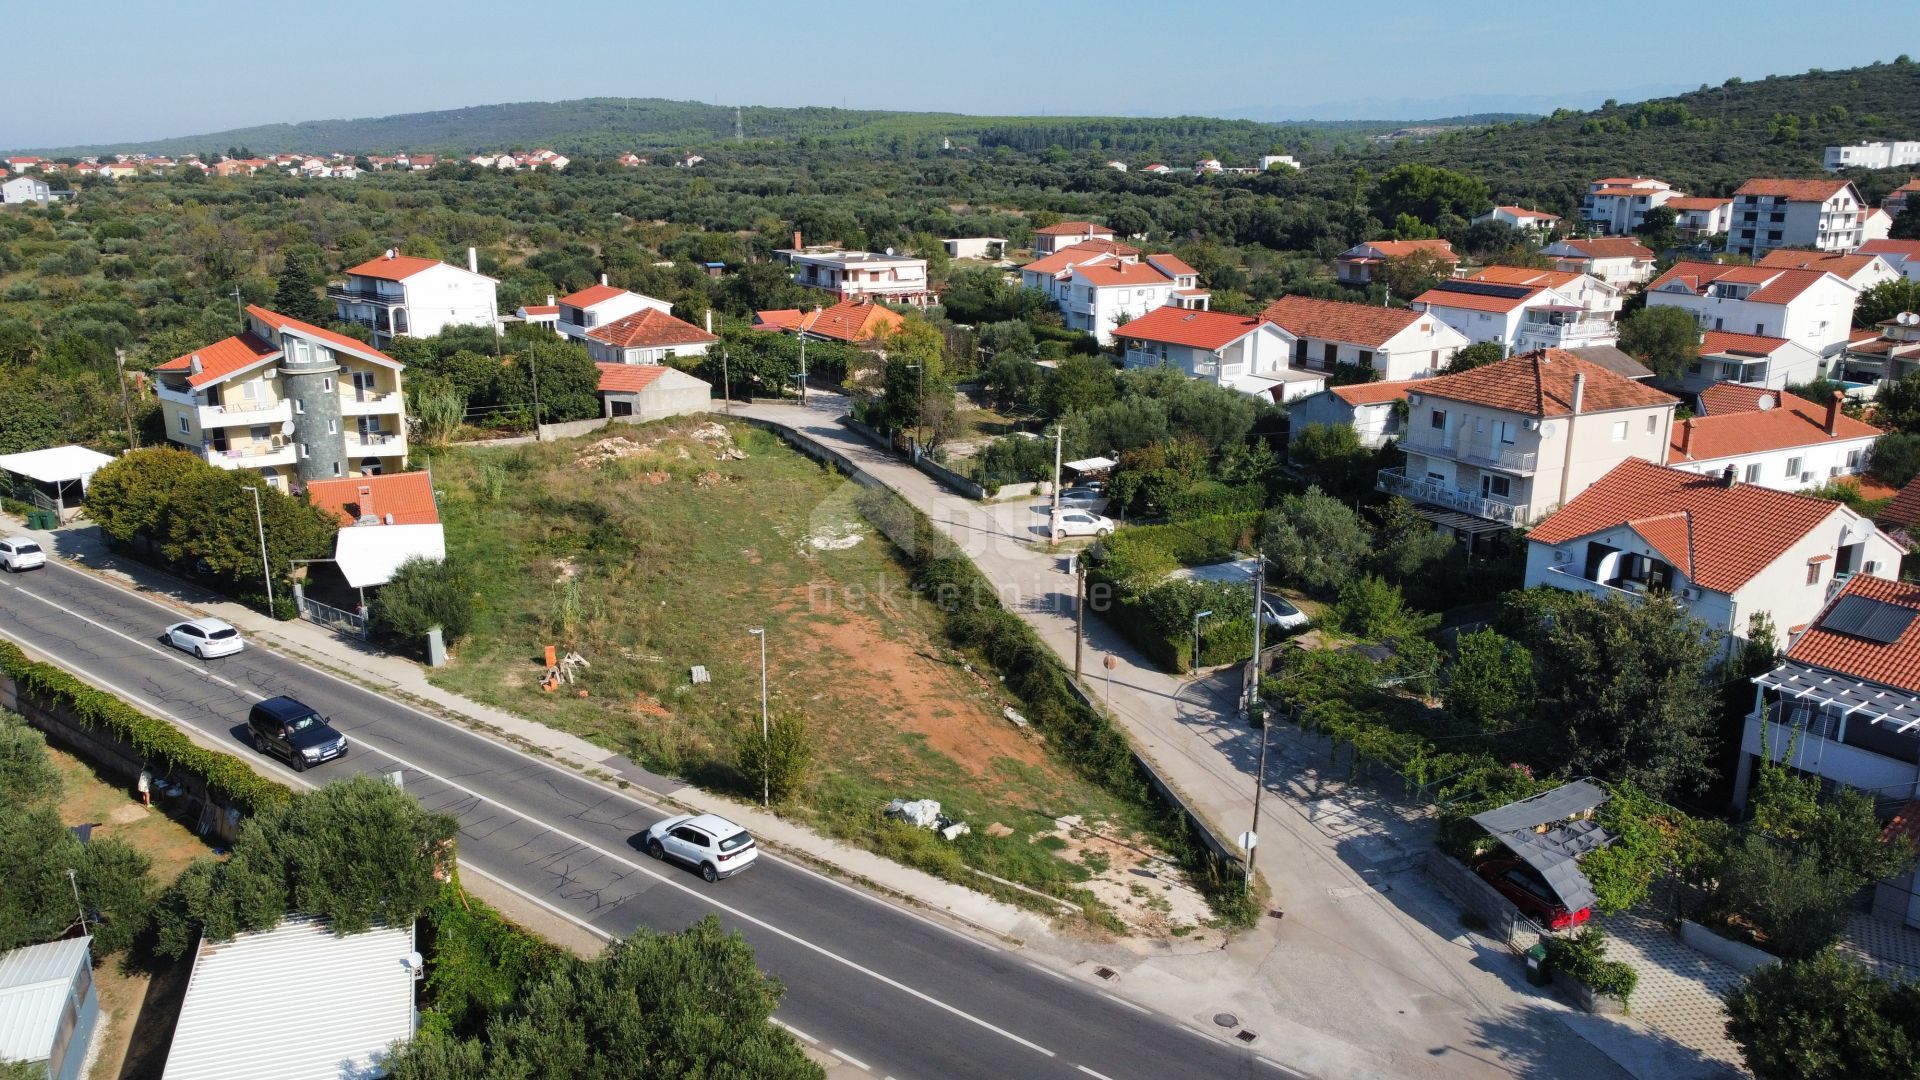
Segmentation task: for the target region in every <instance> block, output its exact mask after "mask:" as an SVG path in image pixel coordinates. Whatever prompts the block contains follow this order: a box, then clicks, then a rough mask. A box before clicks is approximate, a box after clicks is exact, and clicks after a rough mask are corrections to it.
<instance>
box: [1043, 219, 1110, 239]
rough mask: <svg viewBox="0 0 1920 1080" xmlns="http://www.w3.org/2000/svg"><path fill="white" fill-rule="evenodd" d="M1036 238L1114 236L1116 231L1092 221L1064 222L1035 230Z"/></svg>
mask: <svg viewBox="0 0 1920 1080" xmlns="http://www.w3.org/2000/svg"><path fill="white" fill-rule="evenodd" d="M1033 234H1034V235H1035V236H1086V237H1098V236H1113V235H1114V231H1113V230H1112V229H1109V228H1107V227H1106V226H1105V225H1095V224H1094V223H1093V222H1091V221H1063V222H1061V223H1060V224H1058V225H1046V226H1043V227H1041V228H1038V229H1035V230H1033Z"/></svg>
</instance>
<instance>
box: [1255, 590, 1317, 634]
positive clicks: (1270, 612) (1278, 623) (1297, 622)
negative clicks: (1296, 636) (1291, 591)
mask: <svg viewBox="0 0 1920 1080" xmlns="http://www.w3.org/2000/svg"><path fill="white" fill-rule="evenodd" d="M1261 601H1262V602H1261V605H1260V607H1261V614H1262V615H1263V616H1264V617H1265V623H1266V625H1268V626H1271V627H1273V628H1275V629H1277V630H1297V629H1299V628H1300V627H1302V626H1305V625H1307V624H1308V623H1310V622H1312V621H1313V620H1312V619H1310V618H1308V617H1307V613H1306V612H1304V611H1301V610H1300V609H1299V608H1297V607H1294V606H1293V604H1292V603H1290V602H1288V600H1287V598H1286V597H1284V596H1281V595H1280V594H1279V593H1276V592H1269V593H1267V594H1266V595H1265V596H1264V597H1262V598H1261Z"/></svg>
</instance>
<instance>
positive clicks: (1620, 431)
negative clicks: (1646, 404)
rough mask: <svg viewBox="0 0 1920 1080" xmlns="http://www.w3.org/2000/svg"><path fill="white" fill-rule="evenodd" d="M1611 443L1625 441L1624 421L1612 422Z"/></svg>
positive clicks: (1625, 425)
mask: <svg viewBox="0 0 1920 1080" xmlns="http://www.w3.org/2000/svg"><path fill="white" fill-rule="evenodd" d="M1613 441H1614V442H1626V441H1627V422H1626V421H1625V420H1615V421H1614V422H1613Z"/></svg>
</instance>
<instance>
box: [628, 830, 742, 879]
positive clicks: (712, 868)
mask: <svg viewBox="0 0 1920 1080" xmlns="http://www.w3.org/2000/svg"><path fill="white" fill-rule="evenodd" d="M645 846H646V849H647V854H649V855H651V856H653V857H654V858H656V859H672V860H673V861H674V862H677V863H681V864H684V865H686V866H691V867H693V868H694V869H695V870H698V871H700V876H701V877H703V878H706V879H707V880H708V881H719V880H720V879H721V878H726V877H732V876H733V875H735V874H738V873H740V872H741V871H742V870H745V869H746V868H747V867H749V866H752V865H753V861H754V860H755V859H757V858H759V857H760V849H759V846H758V845H756V844H755V843H754V842H753V837H751V836H748V835H747V830H745V829H743V828H741V827H740V826H738V825H735V824H734V823H733V822H731V821H728V820H727V819H726V818H723V817H721V816H720V815H718V814H681V815H679V816H678V817H670V818H668V819H666V820H665V821H662V822H660V823H658V824H656V825H654V826H653V827H652V828H650V829H648V830H647V839H646V844H645Z"/></svg>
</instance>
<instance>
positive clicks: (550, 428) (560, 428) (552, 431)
mask: <svg viewBox="0 0 1920 1080" xmlns="http://www.w3.org/2000/svg"><path fill="white" fill-rule="evenodd" d="M612 422H613V421H611V420H609V419H607V418H606V417H604V416H596V417H594V418H593V419H591V420H568V421H566V422H565V423H560V424H541V425H540V434H539V436H538V438H539V439H540V441H541V442H553V441H555V440H557V439H571V438H573V437H574V436H576V435H585V434H586V433H587V432H589V431H599V430H600V429H601V428H603V427H606V426H607V425H608V424H610V423H612Z"/></svg>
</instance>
